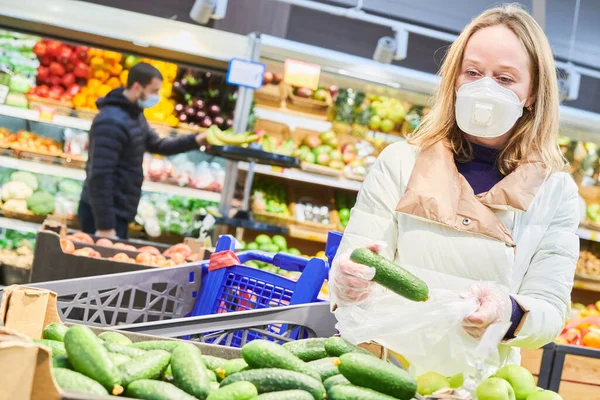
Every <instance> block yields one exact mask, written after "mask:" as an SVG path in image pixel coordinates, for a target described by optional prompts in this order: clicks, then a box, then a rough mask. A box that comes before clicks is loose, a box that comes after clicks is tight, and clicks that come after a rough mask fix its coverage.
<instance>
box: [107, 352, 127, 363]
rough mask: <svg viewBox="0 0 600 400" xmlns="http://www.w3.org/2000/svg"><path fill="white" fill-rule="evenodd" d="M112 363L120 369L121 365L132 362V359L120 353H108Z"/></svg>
mask: <svg viewBox="0 0 600 400" xmlns="http://www.w3.org/2000/svg"><path fill="white" fill-rule="evenodd" d="M108 356H109V357H110V359H111V361H112V362H113V363H114V364H115V365H116V366H117V367H118V366H120V365H123V364H125V363H126V362H128V361H131V357H127V356H126V355H125V354H119V353H110V352H109V353H108Z"/></svg>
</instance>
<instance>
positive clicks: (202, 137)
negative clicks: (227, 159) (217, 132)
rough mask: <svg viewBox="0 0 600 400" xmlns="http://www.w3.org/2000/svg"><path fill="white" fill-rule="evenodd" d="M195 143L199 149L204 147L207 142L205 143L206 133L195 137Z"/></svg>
mask: <svg viewBox="0 0 600 400" xmlns="http://www.w3.org/2000/svg"><path fill="white" fill-rule="evenodd" d="M196 143H198V146H199V147H202V146H206V145H207V144H208V142H207V141H206V132H202V133H199V134H197V135H196Z"/></svg>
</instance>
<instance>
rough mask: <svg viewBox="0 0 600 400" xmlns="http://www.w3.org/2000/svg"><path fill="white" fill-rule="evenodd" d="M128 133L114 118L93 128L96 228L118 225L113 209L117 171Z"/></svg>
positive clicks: (91, 152) (91, 193)
mask: <svg viewBox="0 0 600 400" xmlns="http://www.w3.org/2000/svg"><path fill="white" fill-rule="evenodd" d="M127 140H128V139H127V132H126V131H125V130H124V129H123V128H121V126H120V125H119V124H118V123H116V122H114V121H105V122H103V123H101V124H99V125H95V126H94V127H93V141H92V143H91V147H90V149H89V150H88V153H89V160H90V161H89V162H90V167H89V170H88V177H87V181H88V190H89V202H90V206H91V207H92V213H93V215H94V222H95V224H96V229H98V230H109V229H114V228H115V226H116V216H115V209H114V197H115V193H114V190H115V187H116V182H115V171H116V169H117V166H118V164H119V157H120V154H121V151H122V149H123V148H124V146H125V144H126V142H127Z"/></svg>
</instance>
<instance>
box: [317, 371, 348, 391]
mask: <svg viewBox="0 0 600 400" xmlns="http://www.w3.org/2000/svg"><path fill="white" fill-rule="evenodd" d="M336 385H350V381H349V380H348V379H346V377H345V376H344V375H342V374H339V375H334V376H332V377H331V378H327V379H325V382H323V386H325V390H327V391H328V392H329V389H331V388H332V387H334V386H336Z"/></svg>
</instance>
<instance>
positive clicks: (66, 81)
mask: <svg viewBox="0 0 600 400" xmlns="http://www.w3.org/2000/svg"><path fill="white" fill-rule="evenodd" d="M61 83H62V85H63V86H64V87H66V88H70V87H71V86H72V85H74V84H75V75H73V73H71V72H68V73H66V74H65V76H63V77H62V81H61Z"/></svg>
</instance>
